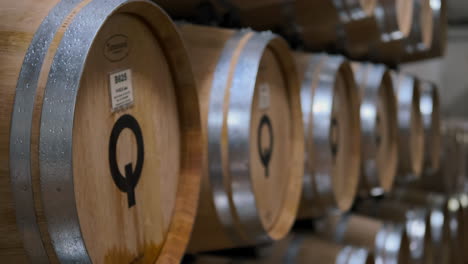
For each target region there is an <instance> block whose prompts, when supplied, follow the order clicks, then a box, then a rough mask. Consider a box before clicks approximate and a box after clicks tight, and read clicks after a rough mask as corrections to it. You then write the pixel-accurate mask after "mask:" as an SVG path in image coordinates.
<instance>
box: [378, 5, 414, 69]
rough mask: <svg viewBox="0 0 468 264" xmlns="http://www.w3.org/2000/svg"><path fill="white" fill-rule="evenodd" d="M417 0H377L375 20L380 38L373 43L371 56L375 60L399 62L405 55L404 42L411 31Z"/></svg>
mask: <svg viewBox="0 0 468 264" xmlns="http://www.w3.org/2000/svg"><path fill="white" fill-rule="evenodd" d="M415 1H416V0H377V6H376V10H375V20H376V22H377V25H378V28H379V30H380V39H379V41H377V43H372V44H371V47H370V51H369V53H370V54H369V56H370V58H372V59H373V60H374V61H378V62H384V63H389V64H396V63H399V61H400V60H401V57H402V55H403V51H404V48H403V42H404V40H405V38H406V37H407V36H408V35H409V34H410V32H411V25H412V24H413V19H414V18H413V16H414V5H415Z"/></svg>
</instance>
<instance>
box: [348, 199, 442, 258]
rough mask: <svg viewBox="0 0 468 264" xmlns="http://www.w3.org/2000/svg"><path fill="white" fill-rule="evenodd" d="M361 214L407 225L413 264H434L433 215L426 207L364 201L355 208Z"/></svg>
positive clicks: (386, 201) (385, 201) (390, 201)
mask: <svg viewBox="0 0 468 264" xmlns="http://www.w3.org/2000/svg"><path fill="white" fill-rule="evenodd" d="M355 209H356V212H358V213H359V214H363V215H367V216H370V217H375V218H378V219H383V220H386V221H394V222H398V223H401V224H403V225H405V227H406V228H405V231H406V235H407V237H408V239H409V243H410V244H411V247H410V258H411V260H412V263H432V261H433V259H434V256H433V251H434V250H437V249H435V248H433V246H432V234H431V233H432V232H431V218H430V217H431V214H430V212H429V210H427V209H426V208H425V207H420V206H412V205H410V204H407V203H402V202H395V201H392V200H388V199H386V200H379V201H378V202H377V201H376V200H369V199H368V200H364V201H362V202H360V203H358V204H357V205H356V207H355Z"/></svg>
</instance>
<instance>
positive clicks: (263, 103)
mask: <svg viewBox="0 0 468 264" xmlns="http://www.w3.org/2000/svg"><path fill="white" fill-rule="evenodd" d="M259 89H260V92H259V102H258V105H259V108H260V110H266V109H268V108H269V107H270V86H269V85H268V83H262V84H261V85H260V87H259Z"/></svg>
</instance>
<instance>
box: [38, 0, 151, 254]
mask: <svg viewBox="0 0 468 264" xmlns="http://www.w3.org/2000/svg"><path fill="white" fill-rule="evenodd" d="M133 2H144V3H147V4H148V6H153V7H154V8H157V7H156V5H154V4H153V3H151V2H149V1H146V0H109V1H93V2H91V3H89V4H88V5H87V6H85V7H84V8H83V9H82V10H81V11H80V12H79V13H78V14H77V15H76V17H75V19H74V20H73V21H72V22H71V23H70V25H69V27H68V28H67V30H66V32H65V34H64V35H63V38H62V40H61V42H60V44H59V46H58V48H57V51H56V54H55V57H54V59H53V61H52V66H51V70H50V73H49V78H48V80H47V85H46V88H45V95H44V104H43V108H42V113H41V127H40V139H39V163H40V174H41V188H42V194H43V196H42V197H43V205H44V211H45V214H46V217H47V224H48V230H49V234H50V237H51V239H52V242H53V244H54V249H55V252H56V254H57V257H58V259H59V260H60V262H62V263H77V262H79V263H91V259H90V256H89V254H88V252H87V250H86V247H85V243H84V240H83V237H82V233H81V230H80V223H79V218H78V212H77V208H76V202H75V193H74V187H73V151H72V143H73V120H74V115H75V112H74V109H75V104H76V98H77V94H78V90H79V86H80V80H81V75H82V73H83V70H84V66H85V62H86V58H87V56H86V55H87V54H88V53H89V50H90V48H91V45H92V43H93V41H94V39H95V37H96V35H97V34H98V32H99V29H100V28H101V27H102V25H103V24H104V23H105V21H106V20H107V18H108V17H109V16H111V15H112V14H113V13H114V12H116V11H117V10H118V9H119V8H121V7H122V6H123V5H124V4H127V3H133ZM126 12H127V13H132V12H135V11H132V10H131V9H128V10H126ZM139 15H140V14H139ZM148 19H149V18H148ZM59 139H60V140H59Z"/></svg>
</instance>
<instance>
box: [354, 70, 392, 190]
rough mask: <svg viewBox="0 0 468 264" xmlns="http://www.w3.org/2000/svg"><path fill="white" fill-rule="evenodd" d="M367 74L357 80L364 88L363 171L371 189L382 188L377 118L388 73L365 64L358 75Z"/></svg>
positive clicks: (362, 100) (362, 116)
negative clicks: (379, 172)
mask: <svg viewBox="0 0 468 264" xmlns="http://www.w3.org/2000/svg"><path fill="white" fill-rule="evenodd" d="M366 71H367V72H368V73H367V79H366V80H360V79H359V78H356V81H357V82H358V83H359V84H360V85H361V86H362V98H361V109H360V116H361V142H362V143H363V144H362V146H363V147H362V149H361V153H362V164H363V166H362V171H363V173H364V177H365V179H366V183H367V185H369V187H371V188H372V187H377V186H380V184H381V182H380V179H379V175H378V171H377V160H376V157H377V152H378V150H379V145H377V143H376V141H375V138H376V135H377V133H378V131H377V117H378V114H379V111H378V107H379V89H380V87H381V84H382V80H383V77H384V74H385V72H386V69H385V66H383V65H375V66H371V65H370V64H363V65H362V67H359V70H358V71H357V72H356V75H358V76H359V75H362V74H364V72H366Z"/></svg>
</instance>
